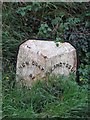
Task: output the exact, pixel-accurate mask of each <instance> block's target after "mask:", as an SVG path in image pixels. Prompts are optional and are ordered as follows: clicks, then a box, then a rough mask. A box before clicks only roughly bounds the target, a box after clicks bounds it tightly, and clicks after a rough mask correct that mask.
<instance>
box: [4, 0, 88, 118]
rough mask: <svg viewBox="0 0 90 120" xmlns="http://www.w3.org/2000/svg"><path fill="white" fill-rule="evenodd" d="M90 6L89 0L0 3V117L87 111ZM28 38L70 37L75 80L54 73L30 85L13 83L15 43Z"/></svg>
mask: <svg viewBox="0 0 90 120" xmlns="http://www.w3.org/2000/svg"><path fill="white" fill-rule="evenodd" d="M89 8H90V3H51V2H48V3H41V2H40V3H37V2H33V3H3V5H2V22H3V23H2V25H3V26H2V50H3V51H2V52H3V65H2V67H3V117H5V116H11V117H26V118H28V117H29V118H30V117H34V118H35V117H74V118H75V117H81V118H83V117H88V113H89V112H88V110H87V109H88V105H87V101H88V99H87V95H88V90H89V89H88V83H89V81H88V80H89V71H90V61H89V57H90V51H89V43H90V38H89V35H90V30H89V26H90V23H89V19H90V12H89ZM30 38H39V39H42V38H43V39H44V40H46V39H48V40H54V41H56V42H57V41H60V42H69V43H71V44H72V45H73V46H74V47H75V48H76V50H77V56H78V70H77V80H76V81H75V77H74V76H72V75H70V76H69V77H67V78H66V77H65V76H57V77H55V76H54V77H52V78H49V81H48V84H47V83H46V82H38V83H35V85H34V86H32V88H31V89H30V90H29V89H27V88H26V87H23V88H18V87H17V85H16V82H15V70H16V58H17V52H18V47H19V45H20V44H21V43H22V42H23V41H24V40H28V39H30ZM78 84H79V85H78Z"/></svg>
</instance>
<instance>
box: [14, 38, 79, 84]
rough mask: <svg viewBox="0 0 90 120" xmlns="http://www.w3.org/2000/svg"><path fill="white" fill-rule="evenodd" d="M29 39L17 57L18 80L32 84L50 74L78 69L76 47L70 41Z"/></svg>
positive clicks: (67, 72)
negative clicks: (57, 41) (56, 41)
mask: <svg viewBox="0 0 90 120" xmlns="http://www.w3.org/2000/svg"><path fill="white" fill-rule="evenodd" d="M58 44H59V45H58V46H57V45H56V43H55V42H54V41H40V40H28V41H26V42H24V43H23V44H21V46H20V48H19V53H18V57H17V68H16V80H17V82H20V83H23V84H24V85H27V86H30V85H31V84H32V82H33V81H35V80H37V79H40V78H46V77H47V75H48V74H50V75H52V74H55V75H57V74H64V75H69V73H70V72H71V71H72V72H75V71H76V66H77V57H76V50H75V48H74V47H73V46H72V45H71V44H69V43H66V42H65V43H60V42H59V43H58Z"/></svg>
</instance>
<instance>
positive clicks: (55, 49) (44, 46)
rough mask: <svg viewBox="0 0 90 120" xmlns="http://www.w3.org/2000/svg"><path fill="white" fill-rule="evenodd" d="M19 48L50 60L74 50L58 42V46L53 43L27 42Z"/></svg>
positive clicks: (67, 44) (41, 41) (68, 45)
mask: <svg viewBox="0 0 90 120" xmlns="http://www.w3.org/2000/svg"><path fill="white" fill-rule="evenodd" d="M20 47H23V48H24V49H27V50H31V51H33V52H35V53H39V54H43V55H44V56H47V57H48V58H51V57H53V56H56V55H61V54H65V53H69V52H71V51H73V50H75V48H74V47H73V46H72V45H71V44H70V43H67V42H64V43H60V42H58V46H57V45H56V43H55V42H54V41H43V40H27V41H26V42H24V43H23V44H21V46H20Z"/></svg>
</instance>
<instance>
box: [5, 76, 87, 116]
mask: <svg viewBox="0 0 90 120" xmlns="http://www.w3.org/2000/svg"><path fill="white" fill-rule="evenodd" d="M3 92H4V93H3V94H4V96H3V117H12V118H14V117H15V118H18V117H19V118H38V117H39V118H46V117H49V118H51V117H60V118H68V117H71V118H72V117H75V118H80V117H82V118H83V117H88V116H87V115H88V114H87V113H88V92H87V89H86V88H83V87H81V86H79V85H78V84H77V83H76V82H75V77H74V75H70V76H69V77H65V76H57V77H56V76H52V77H49V78H48V81H45V80H38V81H36V82H35V83H34V84H33V85H32V87H31V88H27V87H25V86H23V87H19V86H17V85H15V86H14V87H13V88H11V89H8V88H7V89H4V91H3Z"/></svg>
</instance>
